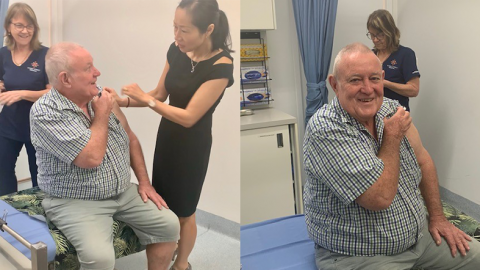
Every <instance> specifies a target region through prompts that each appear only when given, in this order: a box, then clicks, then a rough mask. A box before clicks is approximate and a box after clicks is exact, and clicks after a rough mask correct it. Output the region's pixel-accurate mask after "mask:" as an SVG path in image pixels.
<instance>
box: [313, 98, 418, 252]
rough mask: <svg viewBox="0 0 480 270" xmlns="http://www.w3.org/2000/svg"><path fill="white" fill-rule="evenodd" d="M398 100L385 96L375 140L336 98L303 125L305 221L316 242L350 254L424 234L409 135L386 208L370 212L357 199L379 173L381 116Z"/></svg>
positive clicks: (408, 242) (405, 243)
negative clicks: (396, 184)
mask: <svg viewBox="0 0 480 270" xmlns="http://www.w3.org/2000/svg"><path fill="white" fill-rule="evenodd" d="M397 106H399V103H398V102H397V101H393V100H390V99H387V98H384V100H383V105H382V107H381V108H380V110H379V111H378V112H377V114H376V116H375V128H376V130H377V134H378V141H377V140H375V139H374V137H372V136H371V135H370V133H369V132H368V131H367V129H366V128H365V127H364V126H363V125H362V124H360V123H359V122H358V121H357V120H355V119H354V118H353V117H352V116H350V115H349V114H348V113H347V112H346V111H345V110H344V109H343V108H342V107H341V106H340V103H339V102H338V99H337V98H334V99H333V100H332V102H331V103H330V104H328V105H325V106H323V107H322V108H321V109H319V110H318V111H317V112H316V113H315V114H314V115H313V117H312V118H311V120H310V121H309V123H308V125H307V130H306V133H305V140H304V145H303V149H304V167H305V171H306V173H307V176H308V177H307V182H306V185H305V188H304V204H305V220H306V223H307V228H308V233H309V236H310V238H312V239H313V240H314V242H315V243H316V244H317V245H318V246H320V247H323V248H325V249H328V250H330V251H333V252H336V253H340V254H344V255H350V256H374V255H393V254H398V253H400V252H403V251H405V250H406V249H408V248H409V247H411V246H412V245H414V244H415V243H416V242H417V241H418V239H419V238H420V237H422V233H421V231H422V229H423V227H424V223H425V209H424V203H423V198H422V196H421V194H420V189H419V187H418V186H419V184H420V181H421V178H422V173H421V170H420V167H419V165H418V163H417V159H416V157H415V154H414V152H413V148H412V147H411V145H410V143H409V141H408V139H407V138H406V137H404V138H403V140H402V141H401V144H400V174H399V187H398V192H397V195H396V196H395V198H394V200H393V202H392V204H391V205H390V206H389V207H388V208H387V209H385V210H381V211H371V210H367V209H365V208H363V207H361V206H360V205H359V204H357V203H356V202H355V199H356V198H358V197H359V196H360V195H361V194H363V193H364V192H365V191H366V190H367V189H368V188H369V187H370V186H371V185H372V184H373V183H375V181H377V179H378V178H379V177H380V175H381V174H382V172H383V169H384V163H383V161H382V160H381V159H380V158H378V157H377V154H378V151H379V150H380V146H381V142H382V138H383V128H384V123H383V119H384V118H385V117H387V116H392V115H393V114H394V113H395V112H396V110H397V109H396V108H397Z"/></svg>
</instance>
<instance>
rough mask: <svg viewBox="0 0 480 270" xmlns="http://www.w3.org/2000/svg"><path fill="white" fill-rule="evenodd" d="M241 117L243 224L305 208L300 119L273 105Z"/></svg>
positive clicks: (282, 215)
mask: <svg viewBox="0 0 480 270" xmlns="http://www.w3.org/2000/svg"><path fill="white" fill-rule="evenodd" d="M240 119H241V123H242V125H241V132H240V143H241V146H240V155H241V157H240V161H241V163H240V164H241V165H240V179H241V216H240V223H241V225H245V224H250V223H255V222H260V221H264V220H268V219H272V218H277V217H284V216H288V215H294V214H296V213H301V212H303V205H302V196H301V184H300V183H301V180H300V172H299V170H300V169H299V166H298V143H297V139H296V136H297V132H296V122H295V121H296V119H295V118H294V117H292V116H290V115H287V114H285V113H283V112H280V111H278V110H275V109H273V108H268V109H261V110H260V109H259V110H255V111H254V115H250V116H242V117H241V118H240ZM296 187H299V188H296Z"/></svg>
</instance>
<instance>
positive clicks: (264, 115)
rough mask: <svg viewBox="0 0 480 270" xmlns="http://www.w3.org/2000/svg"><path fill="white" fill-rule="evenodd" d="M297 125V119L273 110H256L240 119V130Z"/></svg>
mask: <svg viewBox="0 0 480 270" xmlns="http://www.w3.org/2000/svg"><path fill="white" fill-rule="evenodd" d="M295 123H297V119H296V118H295V117H293V116H291V115H289V114H287V113H284V112H282V111H279V110H277V109H275V108H266V109H256V110H253V114H252V115H245V116H241V117H240V130H249V129H257V128H266V127H273V126H281V125H290V124H295Z"/></svg>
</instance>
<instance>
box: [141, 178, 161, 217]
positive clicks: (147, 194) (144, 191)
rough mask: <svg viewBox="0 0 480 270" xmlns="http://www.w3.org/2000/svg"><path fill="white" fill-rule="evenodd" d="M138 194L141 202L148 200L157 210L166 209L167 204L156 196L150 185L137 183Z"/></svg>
mask: <svg viewBox="0 0 480 270" xmlns="http://www.w3.org/2000/svg"><path fill="white" fill-rule="evenodd" d="M138 194H140V197H142V200H143V202H147V201H148V199H150V200H151V201H152V202H153V203H154V204H155V205H156V206H157V207H158V209H160V210H162V207H165V208H167V209H168V205H167V203H166V202H165V201H164V200H163V198H162V196H160V195H158V193H157V192H156V191H155V189H154V188H153V187H152V185H151V184H150V183H139V184H138Z"/></svg>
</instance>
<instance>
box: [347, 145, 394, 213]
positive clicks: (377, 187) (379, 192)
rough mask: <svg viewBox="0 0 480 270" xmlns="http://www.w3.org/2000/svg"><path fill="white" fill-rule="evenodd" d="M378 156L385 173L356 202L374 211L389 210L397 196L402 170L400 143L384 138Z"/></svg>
mask: <svg viewBox="0 0 480 270" xmlns="http://www.w3.org/2000/svg"><path fill="white" fill-rule="evenodd" d="M377 156H378V158H380V159H381V160H382V161H383V164H384V169H383V173H382V174H381V175H380V177H379V178H378V179H377V181H376V182H375V183H374V184H373V185H372V186H371V187H370V188H368V189H367V190H366V191H365V192H364V193H363V194H362V195H360V196H359V197H358V198H357V200H356V202H357V203H358V204H360V205H361V206H362V207H364V208H367V209H369V210H373V211H378V210H383V209H386V208H388V207H389V206H390V204H391V203H392V201H393V199H394V198H395V195H396V194H397V190H398V178H399V168H400V142H399V141H398V139H396V138H393V137H384V138H383V142H382V146H381V147H380V150H379V151H378V155H377Z"/></svg>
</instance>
